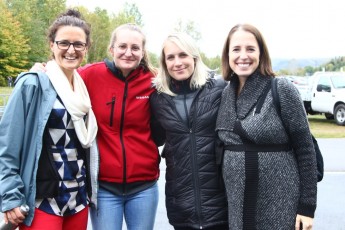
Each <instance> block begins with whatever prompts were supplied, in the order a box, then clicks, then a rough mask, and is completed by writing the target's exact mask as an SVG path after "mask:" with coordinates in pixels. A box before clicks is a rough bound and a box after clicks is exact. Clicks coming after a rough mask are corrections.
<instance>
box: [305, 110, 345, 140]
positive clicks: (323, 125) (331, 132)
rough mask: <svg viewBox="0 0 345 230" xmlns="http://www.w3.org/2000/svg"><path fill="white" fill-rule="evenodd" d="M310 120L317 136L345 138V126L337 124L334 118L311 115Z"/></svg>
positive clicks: (312, 129)
mask: <svg viewBox="0 0 345 230" xmlns="http://www.w3.org/2000/svg"><path fill="white" fill-rule="evenodd" d="M308 120H309V124H310V129H311V132H312V134H313V135H314V136H315V137H316V138H345V126H340V125H337V124H336V123H335V121H334V120H327V119H326V118H325V116H324V115H309V116H308Z"/></svg>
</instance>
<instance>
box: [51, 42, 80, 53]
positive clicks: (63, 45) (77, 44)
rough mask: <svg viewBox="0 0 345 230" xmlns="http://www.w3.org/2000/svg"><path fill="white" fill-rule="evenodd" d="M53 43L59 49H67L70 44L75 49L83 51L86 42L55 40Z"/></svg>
mask: <svg viewBox="0 0 345 230" xmlns="http://www.w3.org/2000/svg"><path fill="white" fill-rule="evenodd" d="M55 43H56V45H57V47H58V48H59V49H60V50H68V49H69V47H70V46H71V45H72V46H73V48H74V50H77V51H84V50H85V48H86V43H83V42H69V41H55Z"/></svg>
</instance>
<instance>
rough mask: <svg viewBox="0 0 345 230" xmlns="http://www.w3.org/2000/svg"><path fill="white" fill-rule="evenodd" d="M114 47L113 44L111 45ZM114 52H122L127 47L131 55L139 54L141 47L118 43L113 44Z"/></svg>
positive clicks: (125, 50)
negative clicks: (116, 44)
mask: <svg viewBox="0 0 345 230" xmlns="http://www.w3.org/2000/svg"><path fill="white" fill-rule="evenodd" d="M113 48H114V46H113ZM115 49H116V52H117V53H119V54H124V53H126V52H127V50H128V49H129V50H130V51H131V53H132V54H133V55H136V54H139V53H140V52H141V48H140V47H139V46H133V47H131V48H130V47H128V46H127V45H123V44H122V45H118V46H115Z"/></svg>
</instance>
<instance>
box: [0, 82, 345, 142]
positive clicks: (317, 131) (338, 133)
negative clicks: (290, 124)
mask: <svg viewBox="0 0 345 230" xmlns="http://www.w3.org/2000/svg"><path fill="white" fill-rule="evenodd" d="M12 90H13V88H9V87H0V94H11V92H12ZM3 100H4V98H3V97H0V105H3V104H2V103H3ZM308 120H309V124H310V129H311V132H312V134H313V135H314V136H315V137H316V138H345V126H339V125H337V124H336V123H335V121H334V120H327V119H326V118H325V116H324V115H309V116H308Z"/></svg>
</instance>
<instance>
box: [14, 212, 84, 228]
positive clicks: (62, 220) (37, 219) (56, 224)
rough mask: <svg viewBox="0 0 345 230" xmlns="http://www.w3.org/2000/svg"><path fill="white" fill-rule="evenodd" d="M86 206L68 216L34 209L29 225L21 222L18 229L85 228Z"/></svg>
mask: <svg viewBox="0 0 345 230" xmlns="http://www.w3.org/2000/svg"><path fill="white" fill-rule="evenodd" d="M88 209H89V208H88V207H86V208H84V209H83V210H81V211H80V212H77V213H76V214H73V215H70V216H64V217H62V216H56V215H52V214H48V213H45V212H43V211H41V210H39V209H37V208H36V209H35V215H34V219H33V221H32V224H31V226H30V227H28V226H26V225H24V224H21V225H20V226H19V230H27V229H28V230H47V229H49V230H71V229H72V230H86V228H87V222H88Z"/></svg>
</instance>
